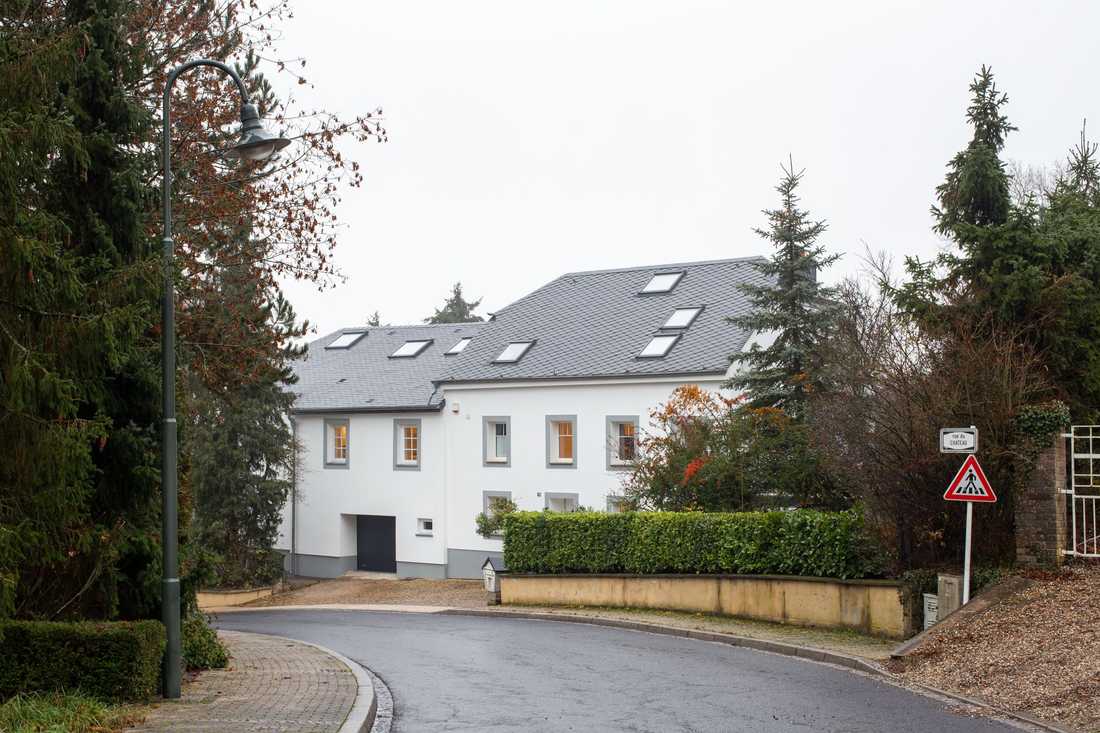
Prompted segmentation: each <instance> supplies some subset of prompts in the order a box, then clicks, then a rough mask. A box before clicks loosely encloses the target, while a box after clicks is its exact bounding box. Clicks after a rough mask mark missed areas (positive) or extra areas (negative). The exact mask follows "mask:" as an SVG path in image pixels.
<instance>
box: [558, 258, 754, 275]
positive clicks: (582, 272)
mask: <svg viewBox="0 0 1100 733" xmlns="http://www.w3.org/2000/svg"><path fill="white" fill-rule="evenodd" d="M766 259H767V257H765V256H763V255H750V256H747V257H727V258H725V259H718V260H696V261H694V262H668V263H662V264H657V265H636V266H634V267H612V268H609V269H606V270H578V271H577V272H567V273H565V274H563V275H562V276H561V277H569V276H571V275H603V274H609V273H616V272H640V271H642V270H666V269H668V268H670V267H698V266H700V265H728V264H733V263H739V262H751V261H753V260H766ZM559 279H560V278H559Z"/></svg>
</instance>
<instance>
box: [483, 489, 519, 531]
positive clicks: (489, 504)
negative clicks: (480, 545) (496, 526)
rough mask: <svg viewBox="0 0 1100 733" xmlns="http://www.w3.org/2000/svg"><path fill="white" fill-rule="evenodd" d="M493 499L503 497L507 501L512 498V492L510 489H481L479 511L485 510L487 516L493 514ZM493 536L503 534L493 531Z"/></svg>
mask: <svg viewBox="0 0 1100 733" xmlns="http://www.w3.org/2000/svg"><path fill="white" fill-rule="evenodd" d="M494 499H504V500H507V501H511V500H512V492H511V491H482V492H481V511H483V512H485V516H487V517H491V516H493V511H494V507H493V503H494V502H493V500H494ZM493 536H494V537H502V536H503V534H502V533H500V532H494V533H493Z"/></svg>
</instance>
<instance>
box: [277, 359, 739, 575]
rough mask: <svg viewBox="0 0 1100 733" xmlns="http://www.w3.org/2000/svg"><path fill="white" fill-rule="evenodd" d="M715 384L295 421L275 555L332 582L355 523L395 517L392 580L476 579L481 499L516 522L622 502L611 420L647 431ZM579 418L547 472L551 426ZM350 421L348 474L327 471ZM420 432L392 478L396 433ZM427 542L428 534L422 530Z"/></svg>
mask: <svg viewBox="0 0 1100 733" xmlns="http://www.w3.org/2000/svg"><path fill="white" fill-rule="evenodd" d="M721 382H722V379H721V378H720V377H711V378H707V379H702V380H699V379H695V380H683V379H677V378H669V377H646V378H636V379H599V380H573V381H567V382H552V381H542V382H539V381H527V382H514V383H505V384H497V383H493V384H484V385H483V384H466V385H455V386H451V387H448V388H446V389H445V390H444V405H443V409H442V410H441V411H430V412H415V413H414V412H400V413H381V414H379V413H349V414H340V413H334V414H306V415H302V414H299V415H296V416H295V429H296V433H297V437H298V440H299V443H300V445H301V447H302V451H301V455H300V457H299V461H298V471H297V480H296V494H297V503H296V506H295V507H294V511H293V517H292V512H291V511H290V509H291V508H290V507H288V510H287V512H286V513H285V516H284V522H283V532H282V536H281V537H280V541H279V543H278V545H277V547H278V549H281V550H284V551H286V552H287V553H290V552H291V550H292V542H291V537H290V530H291V524H292V519H293V524H296V525H297V526H296V530H295V533H294V534H295V537H294V542H293V552H294V563H295V572H297V573H298V574H301V575H314V576H321V577H331V576H335V575H340V574H342V573H343V572H345V571H347V570H354V569H356V567H357V554H358V553H357V519H356V518H357V516H359V515H372V516H382V517H394V527H395V537H394V541H395V551H396V563H397V574H398V575H399V576H403V577H479V576H480V566H481V564H482V562H484V560H485V558H486V557H488V556H490V555H496V554H499V553H500V552H501V551H502V544H503V542H502V540H500V539H497V538H491V539H486V538H483V537H481V536H480V535H478V534H477V531H476V524H475V517H476V516H477V515H478V513H480V512H481V511H483V509H484V507H485V503H486V497H487V496H490V495H507V496H509V497H510V498H511V500H512V501H514V502H515V503H516V504H517V505H518V507H519V508H520V509H523V510H528V509H529V510H542V509H544V508H547V507H548V506H549V500H550V498H552V497H559V498H566V497H568V498H570V499H573V498H575V501H576V504H577V505H579V506H583V507H588V508H591V509H594V510H597V511H604V510H606V509H607V508H608V506H609V504H608V499H609V498H612V499H613V498H614V497H617V496H619V495H621V491H622V489H621V487H622V479H623V472H624V470H628V469H627V468H626V467H621V466H616V465H613V463H614V460H615V459H614V458H613V457H611V456H609V452H610V451H613V450H614V448H613V446H614V445H615V441H614V440H613V437H614V436H613V435H611V433H610V426H611V424H612V423H610V422H609V418H616V419H617V420H620V421H621V420H625V419H627V418H632V417H634V418H637V423H638V425H639V427H640V429H641V431H642V432H645V431H647V430H648V429H649V428H650V425H649V413H650V411H651V410H652V409H653V408H655V407H657V406H658V405H660V404H661V403H663V402H665V401H666V400H667V399H668V397H669V395H670V394H671V392H672V390H673V389H675V388H676V387H677V386H679V385H681V384H697V385H699V386H700V387H703V388H704V389H708V390H715V391H716V390H718V389H720V387H721ZM550 416H561V417H568V418H574V419H575V422H574V423H573V424H574V426H575V427H574V429H575V433H574V435H573V443H574V455H573V457H572V461H571V462H569V463H551V462H550V459H551V457H550V456H549V455H548V451H549V449H548V440H547V430H548V427H547V418H548V417H550ZM486 418H493V419H502V418H506V421H507V425H508V443H509V446H508V460H507V462H506V463H496V462H492V461H487V460H486V447H487V444H488V442H489V441H490V436H488V435H487V434H486ZM332 420H336V421H343V420H346V421H347V426H348V453H347V463H346V465H344V466H340V467H334V466H326V455H325V431H326V421H332ZM405 420H419V425H420V435H421V444H420V466H419V468H418V470H405V469H403V468H398V467H396V466H395V450H397V446H396V445H395V441H400V435H399V433H397V432H395V427H394V425H395V421H405ZM425 519H428V520H431V522H432V530H431V532H430V534H429V533H427V532H424V531H423V524H422V520H425Z"/></svg>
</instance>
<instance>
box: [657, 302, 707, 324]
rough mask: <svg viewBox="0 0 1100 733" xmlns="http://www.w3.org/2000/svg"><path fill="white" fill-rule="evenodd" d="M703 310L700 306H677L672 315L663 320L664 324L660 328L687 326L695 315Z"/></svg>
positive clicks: (693, 319)
mask: <svg viewBox="0 0 1100 733" xmlns="http://www.w3.org/2000/svg"><path fill="white" fill-rule="evenodd" d="M702 310H703V307H702V306H695V307H693V308H677V309H676V310H674V311H672V315H671V316H669V317H668V320H667V321H665V325H663V326H661V328H687V327H688V326H690V325H691V324H692V323H693V322H694V321H695V317H696V316H698V315H699V313H700V312H701V311H702Z"/></svg>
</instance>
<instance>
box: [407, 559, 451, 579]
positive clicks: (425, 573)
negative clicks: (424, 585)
mask: <svg viewBox="0 0 1100 733" xmlns="http://www.w3.org/2000/svg"><path fill="white" fill-rule="evenodd" d="M397 577H398V578H431V579H433V580H443V579H444V578H446V577H447V566H446V565H440V564H438V563H433V562H398V563H397Z"/></svg>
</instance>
